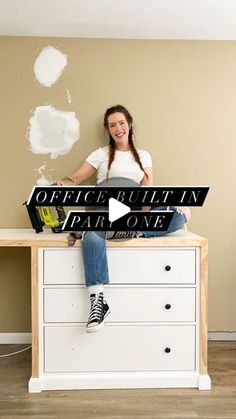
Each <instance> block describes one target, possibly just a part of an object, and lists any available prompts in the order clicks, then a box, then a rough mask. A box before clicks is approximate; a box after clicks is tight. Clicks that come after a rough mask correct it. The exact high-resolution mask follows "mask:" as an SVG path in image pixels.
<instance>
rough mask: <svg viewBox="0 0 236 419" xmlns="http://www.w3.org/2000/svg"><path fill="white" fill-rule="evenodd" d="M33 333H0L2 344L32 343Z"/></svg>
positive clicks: (0, 342)
mask: <svg viewBox="0 0 236 419" xmlns="http://www.w3.org/2000/svg"><path fill="white" fill-rule="evenodd" d="M31 342H32V337H31V333H0V344H1V345H7V344H20V343H31Z"/></svg>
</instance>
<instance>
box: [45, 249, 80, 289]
mask: <svg viewBox="0 0 236 419" xmlns="http://www.w3.org/2000/svg"><path fill="white" fill-rule="evenodd" d="M43 254H44V255H43V277H44V284H84V266H83V260H82V251H81V249H71V248H70V249H56V250H54V249H48V250H44V252H43Z"/></svg>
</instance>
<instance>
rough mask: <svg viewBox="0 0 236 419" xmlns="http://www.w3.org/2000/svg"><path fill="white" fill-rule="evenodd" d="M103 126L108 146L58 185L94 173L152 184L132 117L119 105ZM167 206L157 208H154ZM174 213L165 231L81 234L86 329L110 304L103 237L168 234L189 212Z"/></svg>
mask: <svg viewBox="0 0 236 419" xmlns="http://www.w3.org/2000/svg"><path fill="white" fill-rule="evenodd" d="M104 127H105V128H106V130H107V131H108V133H109V139H110V141H109V145H108V146H106V147H101V148H99V149H97V150H95V151H94V152H93V153H91V154H90V155H89V156H88V158H87V159H86V161H85V162H84V163H83V165H82V166H81V167H80V169H79V170H77V171H76V172H75V173H73V174H72V175H71V176H69V177H66V178H63V179H62V180H60V181H58V182H57V183H58V184H59V185H79V184H81V183H82V182H84V181H85V180H87V179H88V178H90V177H91V176H92V175H94V174H95V173H97V183H100V182H102V181H104V180H106V179H108V178H113V177H123V178H127V179H131V180H133V181H134V182H136V183H138V184H140V185H152V184H153V174H152V160H151V156H150V154H149V153H148V152H147V151H144V150H137V149H136V147H135V145H134V142H133V118H132V116H131V115H130V113H129V112H128V110H127V109H126V108H125V107H124V106H122V105H116V106H113V107H111V108H109V109H107V111H106V113H105V116H104ZM157 208H158V209H160V210H161V209H166V207H156V208H154V209H157ZM171 209H172V210H173V211H174V216H173V218H172V221H171V223H170V225H169V228H168V230H167V231H165V232H163V231H145V232H133V231H127V232H107V233H106V232H105V231H98V232H92V231H87V232H85V233H84V234H83V240H82V254H83V262H84V271H85V282H86V285H87V287H88V290H89V294H90V304H91V306H90V316H89V319H88V323H87V325H86V330H87V332H95V331H97V330H99V329H100V328H101V327H102V326H103V325H104V319H105V317H106V316H107V315H108V314H109V306H108V304H107V302H106V301H105V299H104V295H103V285H104V284H108V283H109V277H108V264H107V254H106V239H117V238H132V237H138V236H143V237H155V236H160V235H163V234H166V233H171V232H173V231H176V230H178V229H180V228H182V227H183V226H184V224H185V223H186V222H187V220H188V218H189V216H190V214H189V210H188V208H181V209H178V208H174V207H171Z"/></svg>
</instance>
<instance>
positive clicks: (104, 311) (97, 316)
mask: <svg viewBox="0 0 236 419" xmlns="http://www.w3.org/2000/svg"><path fill="white" fill-rule="evenodd" d="M90 304H91V307H90V315H89V319H88V323H87V324H86V331H87V332H96V331H97V330H99V329H101V328H102V327H103V326H104V319H105V317H106V316H108V314H109V313H110V309H109V306H108V304H107V302H106V301H105V300H104V297H103V293H102V292H100V293H99V294H98V295H96V294H91V295H90Z"/></svg>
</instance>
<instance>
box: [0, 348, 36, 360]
mask: <svg viewBox="0 0 236 419" xmlns="http://www.w3.org/2000/svg"><path fill="white" fill-rule="evenodd" d="M30 348H32V345H30V346H27V348H24V349H20V350H19V351H16V352H11V353H10V354H3V355H0V358H4V357H7V356H11V355H16V354H19V353H20V352H24V351H27V350H28V349H30Z"/></svg>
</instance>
